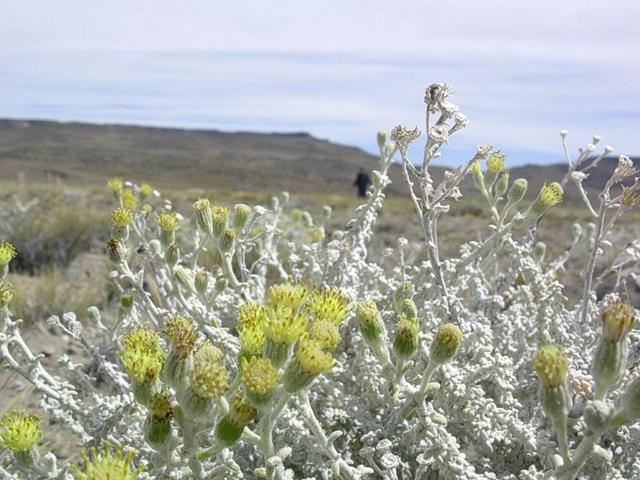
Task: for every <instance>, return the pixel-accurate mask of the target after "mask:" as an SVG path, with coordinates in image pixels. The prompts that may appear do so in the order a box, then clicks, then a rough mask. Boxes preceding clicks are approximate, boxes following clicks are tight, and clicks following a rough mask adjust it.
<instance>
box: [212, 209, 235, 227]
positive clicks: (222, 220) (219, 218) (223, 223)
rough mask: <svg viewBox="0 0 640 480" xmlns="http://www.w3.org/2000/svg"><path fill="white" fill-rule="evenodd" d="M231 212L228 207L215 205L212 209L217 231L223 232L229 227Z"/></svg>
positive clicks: (214, 225)
mask: <svg viewBox="0 0 640 480" xmlns="http://www.w3.org/2000/svg"><path fill="white" fill-rule="evenodd" d="M230 213H231V212H230V211H229V209H228V208H227V207H222V206H220V205H214V206H212V207H211V220H212V221H213V227H214V229H215V230H216V231H218V232H221V231H222V230H224V229H225V228H226V227H227V221H228V220H229V215H230Z"/></svg>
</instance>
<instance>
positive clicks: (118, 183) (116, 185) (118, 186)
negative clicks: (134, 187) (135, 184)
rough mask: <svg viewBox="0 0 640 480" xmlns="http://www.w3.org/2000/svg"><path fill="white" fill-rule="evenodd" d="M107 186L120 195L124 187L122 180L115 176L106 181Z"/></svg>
mask: <svg viewBox="0 0 640 480" xmlns="http://www.w3.org/2000/svg"><path fill="white" fill-rule="evenodd" d="M107 187H109V190H111V191H112V192H113V193H114V194H115V195H120V194H122V189H123V188H124V182H123V181H122V179H121V178H117V177H115V178H112V179H111V180H109V181H108V182H107Z"/></svg>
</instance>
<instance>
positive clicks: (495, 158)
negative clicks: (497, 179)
mask: <svg viewBox="0 0 640 480" xmlns="http://www.w3.org/2000/svg"><path fill="white" fill-rule="evenodd" d="M505 158H506V157H505V156H504V155H501V154H500V153H497V152H494V153H492V154H491V156H490V157H489V158H488V159H487V171H488V172H490V173H492V174H498V173H500V172H502V171H504V169H505V167H504V161H505Z"/></svg>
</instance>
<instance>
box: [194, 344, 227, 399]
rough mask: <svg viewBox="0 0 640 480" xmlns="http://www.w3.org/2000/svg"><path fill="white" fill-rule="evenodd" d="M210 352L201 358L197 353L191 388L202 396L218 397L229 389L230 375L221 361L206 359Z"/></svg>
mask: <svg viewBox="0 0 640 480" xmlns="http://www.w3.org/2000/svg"><path fill="white" fill-rule="evenodd" d="M209 355H210V353H205V354H203V355H202V356H201V357H200V358H199V357H198V355H197V353H196V357H195V361H194V364H193V370H192V371H191V388H193V390H194V391H195V392H196V393H197V394H198V395H199V396H200V397H202V398H216V397H219V396H220V395H222V394H223V393H225V392H226V391H227V390H228V389H229V375H228V374H227V370H226V369H225V368H224V365H223V364H222V362H221V361H214V362H210V361H205V358H206V357H208V356H209Z"/></svg>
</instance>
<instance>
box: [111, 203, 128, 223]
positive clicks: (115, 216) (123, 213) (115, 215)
mask: <svg viewBox="0 0 640 480" xmlns="http://www.w3.org/2000/svg"><path fill="white" fill-rule="evenodd" d="M132 221H133V212H132V211H131V210H129V209H128V208H124V207H120V208H116V209H115V210H114V211H113V212H111V223H113V226H114V227H116V228H124V227H126V226H127V225H129V224H130V223H131V222H132Z"/></svg>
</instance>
